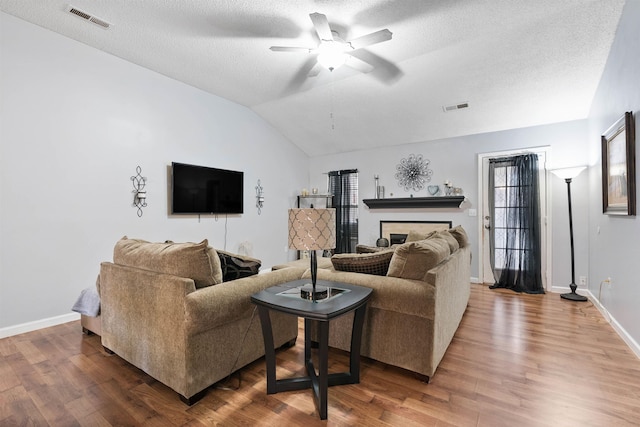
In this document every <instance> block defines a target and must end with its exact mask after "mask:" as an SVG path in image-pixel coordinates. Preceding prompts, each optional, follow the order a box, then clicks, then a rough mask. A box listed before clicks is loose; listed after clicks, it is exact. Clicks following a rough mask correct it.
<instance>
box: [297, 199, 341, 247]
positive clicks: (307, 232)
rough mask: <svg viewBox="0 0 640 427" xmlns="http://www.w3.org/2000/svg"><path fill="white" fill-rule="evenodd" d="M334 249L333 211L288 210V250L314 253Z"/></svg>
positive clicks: (334, 213) (334, 216)
mask: <svg viewBox="0 0 640 427" xmlns="http://www.w3.org/2000/svg"><path fill="white" fill-rule="evenodd" d="M335 247H336V210H335V209H314V208H311V209H289V248H290V249H297V250H300V251H304V250H311V251H314V250H318V249H333V248H335Z"/></svg>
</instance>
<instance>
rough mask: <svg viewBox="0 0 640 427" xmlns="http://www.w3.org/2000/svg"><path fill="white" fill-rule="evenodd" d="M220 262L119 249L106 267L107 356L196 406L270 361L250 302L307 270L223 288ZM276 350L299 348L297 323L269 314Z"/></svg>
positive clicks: (163, 246)
mask: <svg viewBox="0 0 640 427" xmlns="http://www.w3.org/2000/svg"><path fill="white" fill-rule="evenodd" d="M220 258H221V257H219V255H218V254H217V253H216V251H215V250H214V249H212V248H211V247H209V246H208V242H207V241H206V240H204V241H203V242H201V243H171V242H168V243H150V242H145V241H141V240H135V239H127V238H126V237H125V238H123V239H121V240H120V241H118V242H117V244H116V246H115V249H114V261H113V262H103V263H102V264H101V266H100V279H99V293H100V304H101V316H100V318H99V319H100V323H101V329H102V331H101V334H102V335H101V337H102V344H103V346H104V347H105V349H106V350H108V351H110V352H113V353H115V354H117V355H118V356H120V357H121V358H123V359H125V360H127V361H128V362H129V363H131V364H133V365H135V366H136V367H138V368H140V369H142V370H143V371H144V372H146V373H148V374H149V375H151V376H152V377H154V378H155V379H157V380H158V381H160V382H162V383H164V384H165V385H167V386H169V387H170V388H172V389H173V390H175V391H176V392H178V393H179V394H180V396H181V398H182V400H183V401H185V402H186V403H187V404H192V403H194V402H195V401H197V400H198V399H199V398H200V397H202V395H203V394H204V391H205V390H206V389H207V387H209V386H210V385H212V384H214V383H216V382H217V381H219V380H221V379H223V378H225V377H227V376H228V375H230V374H231V373H232V372H233V371H235V370H238V369H240V368H242V367H243V366H245V365H247V364H248V363H251V362H252V361H254V360H256V359H258V358H260V357H261V356H263V355H264V344H263V339H262V332H261V328H260V321H259V318H258V316H257V315H256V313H255V306H254V305H253V304H251V300H250V297H251V295H252V294H253V293H255V292H258V291H260V290H262V289H265V288H268V287H271V286H275V285H277V284H280V283H283V282H287V281H290V280H295V279H299V278H300V276H301V274H302V273H303V271H304V270H303V269H298V268H290V269H286V270H281V271H274V272H267V273H263V274H256V275H252V276H249V277H243V278H239V279H236V280H231V281H223V277H222V272H221V265H220ZM271 321H272V324H273V333H274V341H275V345H276V346H277V347H279V346H283V345H287V344H288V345H293V343H295V340H296V337H297V334H298V323H297V318H296V317H293V316H289V315H284V314H280V313H271Z"/></svg>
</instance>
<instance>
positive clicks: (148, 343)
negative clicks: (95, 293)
mask: <svg viewBox="0 0 640 427" xmlns="http://www.w3.org/2000/svg"><path fill="white" fill-rule="evenodd" d="M100 290H101V310H102V313H101V317H102V344H103V345H104V346H105V347H106V348H108V349H110V350H113V351H114V352H116V353H117V354H118V355H119V356H120V357H122V358H123V359H125V360H128V361H130V362H132V363H134V364H135V365H136V366H139V367H140V368H142V369H143V370H145V368H146V366H145V365H149V366H154V365H158V364H161V363H162V360H164V359H166V358H167V357H169V359H170V360H173V361H174V362H175V363H179V364H180V363H182V364H184V354H185V349H184V348H185V322H184V312H185V303H184V301H185V296H186V295H188V294H190V293H192V292H195V284H194V282H193V280H191V279H187V278H182V277H177V276H172V275H169V274H162V273H156V272H153V271H149V270H143V269H140V268H136V267H127V266H123V265H117V264H113V263H110V262H103V263H102V264H101V265H100ZM162 353H165V354H162ZM168 353H169V354H168Z"/></svg>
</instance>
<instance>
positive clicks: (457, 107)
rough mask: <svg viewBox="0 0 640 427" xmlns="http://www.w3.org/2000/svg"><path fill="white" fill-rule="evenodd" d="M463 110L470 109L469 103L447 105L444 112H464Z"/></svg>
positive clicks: (443, 108)
mask: <svg viewBox="0 0 640 427" xmlns="http://www.w3.org/2000/svg"><path fill="white" fill-rule="evenodd" d="M463 108H469V103H468V102H461V103H459V104H453V105H445V106H443V107H442V110H443V111H444V112H445V113H446V112H448V111H455V110H462V109H463Z"/></svg>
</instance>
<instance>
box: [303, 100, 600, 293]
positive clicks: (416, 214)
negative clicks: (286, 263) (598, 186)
mask: <svg viewBox="0 0 640 427" xmlns="http://www.w3.org/2000/svg"><path fill="white" fill-rule="evenodd" d="M443 114H444V113H443ZM446 114H450V113H446ZM462 118H463V116H462V117H461V119H462ZM586 136H587V121H586V120H581V121H573V122H566V123H559V124H554V125H548V126H537V127H532V128H524V129H513V130H508V131H502V132H492V133H486V134H478V135H471V136H466V137H461V138H451V139H445V140H438V141H430V142H422V143H416V144H405V145H400V146H397V147H386V148H379V149H374V150H367V151H357V152H352V153H346V154H340V155H335V156H324V157H316V158H313V159H312V160H311V166H310V180H311V182H312V185H313V186H315V187H319V188H326V176H325V175H324V174H323V173H324V172H328V171H330V170H336V169H351V168H356V169H358V171H359V175H358V178H359V184H360V185H359V187H360V199H367V198H373V197H374V190H373V189H374V175H376V174H378V175H379V177H380V184H381V185H384V186H385V189H386V197H409V196H410V194H411V193H413V194H414V196H415V197H426V196H428V193H427V191H426V189H425V190H423V191H422V192H421V193H416V192H406V191H405V190H404V189H403V188H401V187H399V186H398V184H397V180H396V179H395V172H396V165H397V164H398V163H399V162H400V160H401V159H403V158H406V157H407V156H408V155H410V154H412V153H413V154H422V156H423V157H424V158H426V159H429V160H430V162H431V163H430V165H429V167H430V169H432V170H433V176H432V179H431V183H434V184H440V185H441V184H442V183H443V182H444V181H445V180H450V181H452V182H453V184H454V185H455V186H456V187H462V189H463V190H464V195H465V196H466V198H467V201H466V202H465V203H464V204H463V205H462V209H388V210H387V209H379V210H376V209H374V210H369V209H368V208H367V207H366V206H365V205H364V204H361V205H360V210H359V216H360V226H359V237H360V239H359V240H360V242H361V243H366V244H374V243H375V239H376V238H377V237H379V223H380V220H423V221H436V220H447V221H449V220H450V221H453V225H454V226H455V225H458V224H461V225H462V226H463V227H464V228H465V230H467V232H468V234H469V237H470V239H471V244H472V248H473V253H474V254H475V255H474V256H473V260H472V269H471V274H472V276H473V278H478V277H479V276H478V275H479V271H480V269H479V265H478V261H479V256H478V255H477V254H478V253H479V250H480V245H479V242H478V220H479V217H470V216H469V208H472V209H478V167H477V157H478V154H480V153H489V152H497V151H503V150H516V149H522V148H531V147H540V146H550V147H551V150H550V154H549V159H548V162H549V165H548V167H549V168H559V167H568V166H576V165H585V164H587V161H588V151H587V150H586V147H587V145H586V144H587V143H586ZM586 182H587V178H586V174H584V175H583V176H579V177H578V178H576V179H575V180H574V183H573V184H572V187H571V191H572V196H573V197H572V200H573V209H574V212H584V211H586V209H587V200H588V191H587V186H586ZM549 183H550V185H549V188H550V191H551V206H550V214H551V219H552V221H553V222H552V224H551V226H552V230H553V236H552V254H553V263H552V271H551V276H552V277H551V284H552V285H553V286H560V287H564V288H567V289H568V285H569V283H570V282H571V269H570V249H569V247H570V245H569V242H570V241H569V225H568V208H567V189H566V184H565V183H564V181H562V180H560V179H557V178H555V177H553V176H550V177H549ZM391 193H393V195H391ZM574 237H575V241H576V251H575V253H576V277H579V276H586V275H587V274H588V267H587V257H588V241H587V217H586V215H574Z"/></svg>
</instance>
